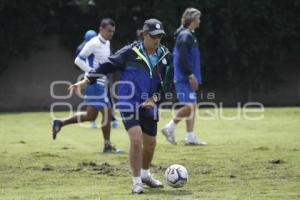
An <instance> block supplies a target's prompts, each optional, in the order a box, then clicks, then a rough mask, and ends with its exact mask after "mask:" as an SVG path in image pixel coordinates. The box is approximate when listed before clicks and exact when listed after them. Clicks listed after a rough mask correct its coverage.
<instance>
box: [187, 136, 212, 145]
mask: <svg viewBox="0 0 300 200" xmlns="http://www.w3.org/2000/svg"><path fill="white" fill-rule="evenodd" d="M185 144H188V145H207V142H205V141H202V140H200V139H198V138H197V136H196V135H192V136H187V137H186V138H185Z"/></svg>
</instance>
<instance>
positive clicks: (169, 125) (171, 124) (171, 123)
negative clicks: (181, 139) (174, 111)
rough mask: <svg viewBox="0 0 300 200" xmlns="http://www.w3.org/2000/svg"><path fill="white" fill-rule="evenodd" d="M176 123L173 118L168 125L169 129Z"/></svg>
mask: <svg viewBox="0 0 300 200" xmlns="http://www.w3.org/2000/svg"><path fill="white" fill-rule="evenodd" d="M175 126H176V124H175V123H174V121H173V119H172V120H171V121H170V122H169V123H168V124H167V125H166V127H168V128H169V129H174V128H175Z"/></svg>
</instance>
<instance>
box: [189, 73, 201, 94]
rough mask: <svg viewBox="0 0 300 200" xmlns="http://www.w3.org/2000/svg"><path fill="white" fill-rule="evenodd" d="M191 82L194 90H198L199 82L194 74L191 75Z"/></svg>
mask: <svg viewBox="0 0 300 200" xmlns="http://www.w3.org/2000/svg"><path fill="white" fill-rule="evenodd" d="M189 82H190V85H191V87H192V89H193V90H195V91H196V90H198V85H199V83H198V81H197V79H196V77H195V76H194V75H192V76H190V77H189Z"/></svg>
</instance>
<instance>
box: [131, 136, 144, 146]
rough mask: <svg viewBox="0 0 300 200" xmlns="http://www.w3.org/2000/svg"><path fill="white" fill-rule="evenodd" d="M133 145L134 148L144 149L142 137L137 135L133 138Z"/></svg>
mask: <svg viewBox="0 0 300 200" xmlns="http://www.w3.org/2000/svg"><path fill="white" fill-rule="evenodd" d="M131 145H132V146H133V147H134V148H141V147H142V137H141V136H140V135H138V134H136V135H135V136H133V137H132V138H131Z"/></svg>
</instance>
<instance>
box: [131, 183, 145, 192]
mask: <svg viewBox="0 0 300 200" xmlns="http://www.w3.org/2000/svg"><path fill="white" fill-rule="evenodd" d="M131 192H132V194H142V193H144V188H143V183H135V184H133V185H132V190H131Z"/></svg>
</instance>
